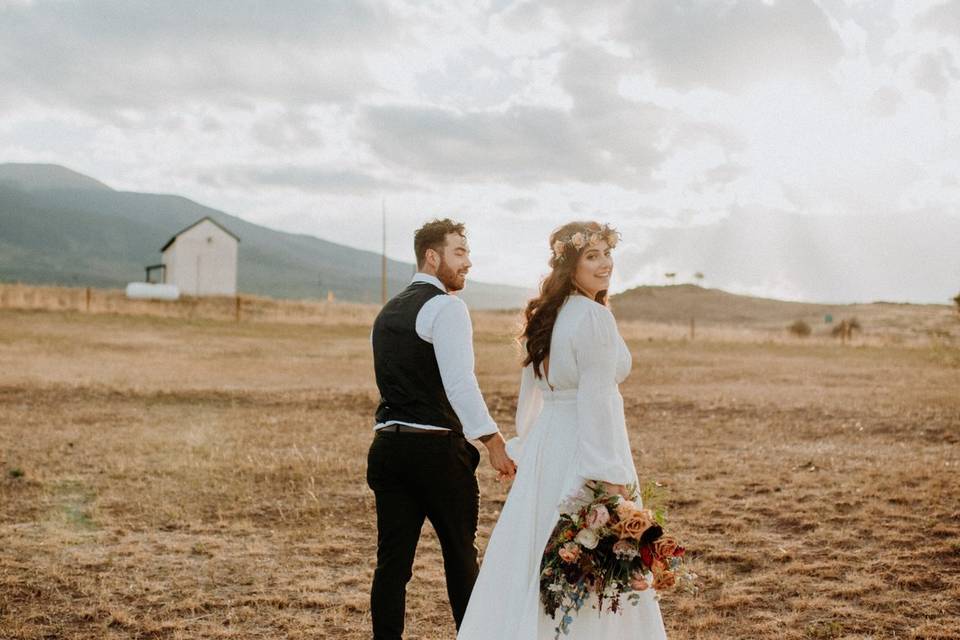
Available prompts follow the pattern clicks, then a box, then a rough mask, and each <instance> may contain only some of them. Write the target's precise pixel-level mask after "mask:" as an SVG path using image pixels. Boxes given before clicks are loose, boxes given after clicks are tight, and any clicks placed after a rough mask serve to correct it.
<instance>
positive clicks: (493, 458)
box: [482, 432, 517, 482]
mask: <svg viewBox="0 0 960 640" xmlns="http://www.w3.org/2000/svg"><path fill="white" fill-rule="evenodd" d="M482 442H483V445H484V446H485V447H486V448H487V453H488V454H489V455H490V464H491V466H493V468H494V469H496V470H497V482H501V481H503V480H511V479H512V478H513V476H514V475H515V474H516V473H517V465H516V464H514V462H513V460H511V459H510V456H508V455H507V447H506V442H505V441H504V439H503V436H502V435H500V433H499V432H497V433H495V434H493V435H492V437H489V438H486V439H485V440H482Z"/></svg>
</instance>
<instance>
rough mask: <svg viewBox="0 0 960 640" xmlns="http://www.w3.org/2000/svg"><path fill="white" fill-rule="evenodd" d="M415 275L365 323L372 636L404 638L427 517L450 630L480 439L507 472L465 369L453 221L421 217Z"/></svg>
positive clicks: (469, 544)
mask: <svg viewBox="0 0 960 640" xmlns="http://www.w3.org/2000/svg"><path fill="white" fill-rule="evenodd" d="M413 245H414V251H415V253H416V257H417V273H416V274H414V276H413V280H412V282H411V283H410V286H408V287H407V288H406V289H404V290H403V291H401V292H400V293H399V294H397V295H396V296H395V297H394V298H392V299H391V300H390V301H389V302H387V304H386V305H385V306H384V307H383V309H382V310H381V311H380V314H379V315H378V316H377V319H376V320H375V321H374V324H373V334H372V342H373V362H374V370H375V373H376V378H377V387H378V388H379V390H380V405H379V406H378V407H377V413H376V426H375V427H374V429H375V435H374V438H373V444H372V445H371V446H370V452H369V454H368V457H367V484H369V485H370V488H371V489H373V493H374V496H375V498H376V505H377V568H376V570H375V571H374V574H373V587H372V589H371V592H370V612H371V615H372V618H373V637H374V640H399V639H400V638H401V637H402V635H403V624H404V610H405V601H406V590H407V582H408V581H409V580H410V578H411V576H412V570H413V558H414V555H415V554H416V550H417V542H418V541H419V539H420V529H421V528H422V527H423V522H424V519H425V518H429V520H430V523H431V524H432V525H433V528H434V529H435V530H436V532H437V537H438V538H439V539H440V547H441V549H442V551H443V568H444V572H445V573H446V577H447V595H448V597H449V598H450V607H451V608H452V609H453V618H454V621H455V622H456V625H457V628H459V627H460V621H461V620H462V619H463V614H464V612H465V611H466V608H467V601H468V600H469V599H470V592H471V591H472V590H473V584H474V582H475V581H476V578H477V570H478V567H477V549H476V547H475V546H474V538H475V537H476V532H477V516H478V509H479V502H480V490H479V487H478V485H477V477H476V469H477V465H478V464H479V462H480V452H479V451H477V448H476V447H474V446H473V445H472V444H470V443H469V442H467V440H479V441H480V442H482V443H483V444H484V446H485V447H486V449H487V452H488V453H489V455H490V464H492V465H493V467H494V468H495V469H496V470H497V471H498V472H499V473H500V475H501V476H506V477H510V476H512V475H513V473H514V472H515V471H516V466H515V465H514V464H513V461H511V460H510V458H509V457H507V454H506V450H505V447H504V440H503V436H501V435H500V431H499V429H498V428H497V425H496V423H495V422H494V421H493V418H491V417H490V413H489V412H488V411H487V406H486V404H485V403H484V401H483V396H482V395H481V394H480V389H479V387H478V385H477V378H476V376H475V375H474V371H473V367H474V359H473V327H472V325H471V322H470V314H469V313H468V311H467V307H466V305H465V304H464V303H463V301H461V300H460V299H459V298H457V297H456V296H454V295H451V294H453V293H454V292H457V291H459V290H461V289H463V286H464V282H465V279H466V275H467V271H469V269H470V267H471V264H472V263H471V262H470V249H469V248H468V246H467V238H466V233H465V231H464V226H463V224H461V223H456V222H453V221H452V220H449V219H443V220H434V221H432V222H428V223H427V224H425V225H423V226H422V227H421V228H420V229H418V230H417V232H416V234H415V235H414V241H413Z"/></svg>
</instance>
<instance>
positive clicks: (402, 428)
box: [377, 424, 453, 436]
mask: <svg viewBox="0 0 960 640" xmlns="http://www.w3.org/2000/svg"><path fill="white" fill-rule="evenodd" d="M381 432H385V433H415V434H417V435H422V436H449V435H450V434H451V433H453V431H451V430H450V429H420V428H418V427H411V426H409V425H406V424H391V425H388V426H386V427H381V428H379V429H377V433H381Z"/></svg>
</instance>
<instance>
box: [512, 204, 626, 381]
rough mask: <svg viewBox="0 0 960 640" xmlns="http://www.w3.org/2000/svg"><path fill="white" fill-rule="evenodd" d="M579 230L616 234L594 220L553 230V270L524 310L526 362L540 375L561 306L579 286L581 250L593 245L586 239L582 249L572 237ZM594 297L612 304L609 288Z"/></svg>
mask: <svg viewBox="0 0 960 640" xmlns="http://www.w3.org/2000/svg"><path fill="white" fill-rule="evenodd" d="M577 233H582V234H583V237H585V238H589V237H590V236H591V235H592V234H595V233H596V234H601V235H607V234H611V233H612V234H615V235H616V232H615V231H613V229H611V228H610V227H608V226H607V225H601V224H600V223H597V222H593V221H587V222H579V221H578V222H568V223H567V224H565V225H563V226H562V227H559V228H557V229H554V231H553V233H551V234H550V261H549V262H548V264H549V265H550V273H549V274H547V276H546V277H545V278H544V279H543V280H542V281H541V282H540V295H538V296H537V297H536V298H533V299H531V300H530V301H529V302H528V303H527V308H526V310H525V311H524V323H523V331H522V332H521V333H520V336H519V340H520V342H521V344H522V345H523V346H524V348H525V350H526V353H525V356H524V359H523V366H527V365H528V364H530V363H531V362H532V363H533V371H534V374H535V375H536V376H537V377H538V378H542V377H543V372H542V371H541V365H542V364H543V361H544V360H546V359H547V356H549V355H550V337H551V336H552V335H553V325H554V324H555V323H556V321H557V314H558V313H559V312H560V307H561V306H562V305H563V302H564V300H566V299H567V296H569V295H570V294H571V293H573V292H574V291H576V290H577V286H576V284H574V282H573V274H574V273H575V272H576V270H577V262H578V261H579V259H580V254H582V253H583V252H584V251H585V250H586V249H587V248H588V247H589V246H590V245H589V243H584V244H583V246H582V247H580V248H579V249H578V248H577V247H576V246H575V245H574V243H573V242H571V241H570V239H571V238H572V237H573V236H574V235H575V234H577ZM558 243H560V244H558ZM561 245H562V249H561ZM611 246H612V244H611ZM555 247H556V248H557V249H560V250H561V253H559V255H558V254H557V252H556V251H555V249H554V248H555ZM594 300H595V301H596V302H599V303H600V304H602V305H605V306H606V305H607V304H608V296H607V290H606V289H604V290H603V291H598V292H597V295H596V296H595V297H594Z"/></svg>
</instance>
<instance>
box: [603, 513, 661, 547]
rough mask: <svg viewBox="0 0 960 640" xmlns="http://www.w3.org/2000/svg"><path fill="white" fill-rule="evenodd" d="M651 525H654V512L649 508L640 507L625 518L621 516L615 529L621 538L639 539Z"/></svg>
mask: <svg viewBox="0 0 960 640" xmlns="http://www.w3.org/2000/svg"><path fill="white" fill-rule="evenodd" d="M651 525H653V514H652V513H650V510H649V509H640V510H636V511H634V512H632V513H630V514H628V515H627V516H626V517H625V518H624V517H621V520H620V522H618V523H617V524H616V525H615V526H614V527H613V529H614V531H615V532H616V533H617V535H618V536H620V537H621V538H633V539H634V540H639V539H640V536H642V535H643V532H644V531H646V530H647V529H649V528H650V527H651Z"/></svg>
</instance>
